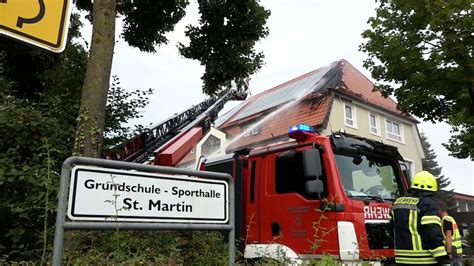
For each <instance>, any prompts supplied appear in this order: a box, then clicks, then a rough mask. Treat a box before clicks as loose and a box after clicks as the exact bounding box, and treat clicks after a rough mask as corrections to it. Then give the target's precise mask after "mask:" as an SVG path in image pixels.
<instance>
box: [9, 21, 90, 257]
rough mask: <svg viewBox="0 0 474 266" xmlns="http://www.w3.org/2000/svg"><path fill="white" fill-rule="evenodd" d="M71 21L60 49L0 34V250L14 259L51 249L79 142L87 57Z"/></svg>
mask: <svg viewBox="0 0 474 266" xmlns="http://www.w3.org/2000/svg"><path fill="white" fill-rule="evenodd" d="M71 26H72V29H71V31H70V35H69V40H68V44H67V46H66V49H65V51H64V52H63V53H62V54H60V55H56V54H51V53H45V52H43V51H39V49H36V48H32V47H30V46H26V45H21V44H17V43H10V42H12V41H11V40H6V39H3V38H2V39H1V40H0V54H2V55H4V56H3V57H0V66H1V67H0V69H1V72H0V80H1V81H2V82H1V83H0V134H1V135H2V138H0V189H1V193H0V224H1V225H2V226H0V254H3V255H4V256H7V257H8V258H9V259H20V260H30V259H33V258H36V259H37V260H38V259H39V258H41V254H42V253H43V251H49V250H50V249H51V239H52V225H53V224H54V220H55V215H54V211H55V208H56V207H55V206H56V196H57V191H58V187H59V169H60V167H61V163H62V161H63V160H64V159H65V158H67V157H68V156H69V154H70V151H71V148H72V146H71V143H72V140H73V137H74V126H73V125H74V123H75V116H77V110H78V108H79V103H78V100H77V99H78V97H79V95H80V87H81V85H82V78H83V72H82V71H83V70H84V67H83V66H85V62H86V60H87V53H86V52H85V50H84V49H83V48H82V47H81V46H80V45H78V44H76V43H74V42H72V41H71V39H72V37H75V36H77V35H75V34H77V27H79V26H80V23H79V21H78V20H77V16H72V20H71ZM8 44H11V45H12V46H9V45H8ZM14 48H15V49H14ZM41 62H48V63H45V64H41ZM34 63H37V65H35V66H28V64H34ZM30 70H31V71H32V72H30V73H29V72H22V71H30ZM65 106H66V107H67V108H65ZM45 225H46V227H45ZM45 228H46V230H45ZM45 240H46V241H45Z"/></svg>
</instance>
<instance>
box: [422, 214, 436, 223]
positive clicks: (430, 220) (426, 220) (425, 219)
mask: <svg viewBox="0 0 474 266" xmlns="http://www.w3.org/2000/svg"><path fill="white" fill-rule="evenodd" d="M421 224H423V225H425V224H438V225H441V219H440V218H439V217H438V216H434V215H427V216H423V217H421Z"/></svg>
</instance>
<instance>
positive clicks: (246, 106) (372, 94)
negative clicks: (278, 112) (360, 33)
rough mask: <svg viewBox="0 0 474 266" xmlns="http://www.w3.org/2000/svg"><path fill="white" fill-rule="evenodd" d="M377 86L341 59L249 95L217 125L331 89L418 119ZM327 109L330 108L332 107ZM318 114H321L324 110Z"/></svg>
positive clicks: (227, 124)
mask: <svg viewBox="0 0 474 266" xmlns="http://www.w3.org/2000/svg"><path fill="white" fill-rule="evenodd" d="M373 87H374V84H373V83H372V82H371V81H370V80H369V79H368V78H367V77H365V76H364V75H363V74H362V73H361V72H360V71H358V70H357V69H356V68H355V67H354V66H352V65H351V64H350V63H349V62H348V61H346V60H344V59H341V60H339V61H335V62H332V63H330V64H328V65H326V66H324V67H321V68H318V69H316V70H313V71H311V72H308V73H306V74H304V75H301V76H299V77H297V78H294V79H292V80H290V81H287V82H285V83H283V84H280V85H278V86H276V87H273V88H271V89H269V90H266V91H263V92H261V93H259V94H257V95H254V96H252V97H250V98H248V99H247V100H245V101H244V102H242V103H241V104H239V105H238V106H236V107H234V108H233V109H231V110H230V111H229V112H227V113H225V114H224V115H222V116H221V117H219V118H218V119H217V120H216V121H215V125H216V127H218V128H221V129H224V128H227V127H229V126H232V125H234V124H236V123H239V122H243V121H247V120H249V119H250V118H255V117H258V116H259V114H261V113H265V112H266V111H269V110H272V109H275V108H276V107H278V106H282V105H284V104H286V103H289V102H291V101H293V100H297V99H301V98H304V97H308V95H312V94H315V93H317V94H323V93H325V92H326V91H327V90H328V89H334V91H335V92H336V93H340V94H344V95H347V96H349V97H353V98H356V99H358V100H359V101H361V102H364V103H366V104H368V105H371V106H373V107H375V108H378V109H383V110H384V111H388V112H390V113H392V114H395V115H397V116H401V117H404V118H405V119H409V120H412V121H414V122H417V121H416V120H415V119H414V118H412V117H410V116H405V115H403V114H402V113H401V112H400V111H399V110H398V109H397V103H396V102H395V101H394V100H392V99H390V98H384V97H383V96H382V95H381V93H380V92H378V91H372V90H373ZM329 105H330V104H329ZM321 111H322V110H321ZM325 111H327V112H329V111H330V109H326V110H325ZM318 116H320V117H321V114H319V115H318ZM318 120H319V121H322V120H321V119H318Z"/></svg>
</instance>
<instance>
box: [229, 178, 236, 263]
mask: <svg viewBox="0 0 474 266" xmlns="http://www.w3.org/2000/svg"><path fill="white" fill-rule="evenodd" d="M229 176H230V175H229ZM234 186H235V183H234V179H233V178H232V176H230V179H229V201H230V202H229V203H230V204H229V205H230V207H229V224H230V225H231V226H232V228H231V229H230V230H229V265H234V264H235V192H234V191H235V187H234Z"/></svg>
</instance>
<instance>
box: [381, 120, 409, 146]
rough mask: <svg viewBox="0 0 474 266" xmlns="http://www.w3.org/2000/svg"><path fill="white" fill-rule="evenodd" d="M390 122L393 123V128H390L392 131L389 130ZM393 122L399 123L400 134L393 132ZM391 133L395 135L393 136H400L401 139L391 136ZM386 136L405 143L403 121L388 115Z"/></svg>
mask: <svg viewBox="0 0 474 266" xmlns="http://www.w3.org/2000/svg"><path fill="white" fill-rule="evenodd" d="M388 123H391V124H392V130H390V131H389V130H388ZM393 124H396V125H398V130H399V134H398V135H397V134H396V133H394V132H393ZM391 135H393V136H398V137H400V139H397V138H394V137H391ZM385 137H386V138H387V139H388V140H391V141H395V142H398V143H402V144H405V134H404V129H403V123H402V122H400V121H399V120H396V119H392V118H390V117H386V118H385Z"/></svg>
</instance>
